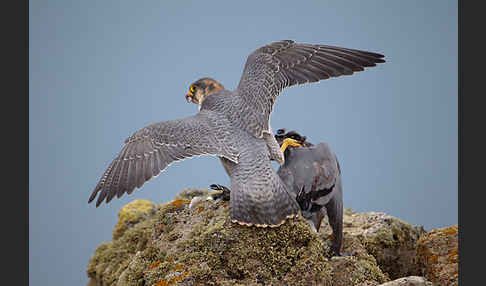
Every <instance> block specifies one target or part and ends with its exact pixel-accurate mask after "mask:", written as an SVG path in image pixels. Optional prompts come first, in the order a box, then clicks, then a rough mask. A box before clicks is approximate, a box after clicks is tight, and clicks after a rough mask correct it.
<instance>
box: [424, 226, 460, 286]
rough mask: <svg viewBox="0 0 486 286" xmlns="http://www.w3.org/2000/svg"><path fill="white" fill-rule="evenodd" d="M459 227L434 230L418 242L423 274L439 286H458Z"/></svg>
mask: <svg viewBox="0 0 486 286" xmlns="http://www.w3.org/2000/svg"><path fill="white" fill-rule="evenodd" d="M458 230H459V227H458V225H454V226H450V227H445V228H440V229H434V230H431V231H430V232H428V233H427V234H426V235H424V236H423V237H422V238H421V239H420V241H419V242H418V246H417V249H418V253H417V260H418V264H419V266H420V268H421V269H422V274H423V276H425V277H426V278H427V279H429V280H430V281H433V282H435V283H437V285H444V286H452V285H458V276H459V275H458V274H459V273H458V272H459V266H458V262H459V252H458V246H459V245H458V234H457V232H458Z"/></svg>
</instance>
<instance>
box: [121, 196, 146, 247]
mask: <svg viewBox="0 0 486 286" xmlns="http://www.w3.org/2000/svg"><path fill="white" fill-rule="evenodd" d="M154 207H155V205H154V204H153V203H151V202H150V201H147V200H134V201H133V202H130V203H128V204H126V205H125V206H124V207H122V208H121V209H120V211H119V212H118V223H117V224H116V226H115V229H114V230H113V239H117V238H118V237H120V236H122V235H123V233H124V232H125V230H127V229H128V228H130V227H131V226H132V225H134V224H136V223H137V222H139V221H140V220H143V219H145V218H147V217H149V216H150V215H152V213H153V211H154Z"/></svg>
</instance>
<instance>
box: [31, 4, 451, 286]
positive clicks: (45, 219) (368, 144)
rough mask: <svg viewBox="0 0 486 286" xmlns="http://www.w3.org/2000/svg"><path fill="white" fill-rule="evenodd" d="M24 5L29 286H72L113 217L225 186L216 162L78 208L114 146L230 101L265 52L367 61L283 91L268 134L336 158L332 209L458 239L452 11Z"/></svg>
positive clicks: (433, 7)
mask: <svg viewBox="0 0 486 286" xmlns="http://www.w3.org/2000/svg"><path fill="white" fill-rule="evenodd" d="M168 3H169V1H160V0H159V1H108V0H104V1H92V0H90V1H88V0H85V1H66V0H57V1H55V0H52V1H47V0H37V1H30V11H29V12H30V22H29V25H30V35H29V41H30V43H29V44H30V50H29V58H30V63H29V79H30V82H29V89H30V103H29V107H30V117H29V123H30V130H29V137H30V142H29V156H30V166H29V177H30V179H29V187H30V190H29V207H30V208H29V258H30V261H29V270H30V274H29V278H30V285H39V286H40V285H85V284H86V283H87V281H88V279H87V275H86V266H87V264H88V260H89V258H90V257H91V256H92V254H93V253H94V250H95V249H96V247H97V246H98V245H99V244H100V243H101V242H104V241H108V240H111V232H112V230H113V227H114V225H115V223H116V220H117V213H118V210H119V209H120V207H122V206H123V205H125V204H127V203H128V202H130V201H132V200H134V199H148V200H151V201H154V202H166V201H169V200H171V199H172V198H174V196H175V195H176V194H177V193H178V192H179V191H181V190H183V189H185V188H193V187H197V188H206V187H208V186H209V184H212V183H220V184H225V185H229V179H228V177H227V175H226V173H225V172H224V170H223V168H222V166H221V164H220V162H219V160H218V159H217V158H215V157H198V158H195V159H190V160H185V161H182V162H179V163H176V164H173V165H171V166H170V167H169V168H168V169H167V170H166V171H165V172H164V173H163V174H161V175H160V176H158V177H157V178H156V179H154V180H152V181H150V182H148V183H146V184H145V185H144V186H143V187H142V189H141V190H136V191H135V192H134V193H133V194H132V195H128V196H127V195H125V196H123V197H122V198H120V199H117V198H115V199H114V200H113V201H112V202H110V203H109V204H108V205H105V204H103V205H102V206H100V207H99V208H95V206H94V205H88V204H87V200H88V197H89V195H90V194H91V191H92V189H93V188H94V187H95V185H96V183H97V181H98V180H99V178H100V177H101V175H102V173H103V172H104V171H105V169H106V167H107V166H108V164H109V163H110V161H111V160H112V159H113V158H114V157H115V156H116V154H117V153H118V152H119V151H120V149H121V147H122V144H123V141H124V140H125V138H127V137H128V136H129V135H131V134H132V133H133V132H135V131H136V130H138V129H140V128H142V127H144V126H146V125H148V124H150V123H153V122H158V121H165V120H170V119H176V118H181V117H185V116H189V115H192V114H194V113H196V112H197V106H196V105H194V104H188V103H186V101H185V99H184V95H185V93H186V91H187V89H188V86H189V84H190V83H191V82H193V81H195V80H197V79H198V78H200V77H205V76H210V77H213V78H215V79H217V80H218V81H220V82H221V83H222V84H224V85H225V86H226V87H227V88H228V89H234V88H235V87H236V86H237V84H238V81H239V79H240V76H241V72H242V69H243V65H244V63H245V61H246V57H247V56H248V54H249V53H250V52H251V51H253V50H255V49H256V48H258V47H260V46H262V45H264V44H267V43H270V42H273V41H278V40H283V39H292V40H295V41H298V42H306V43H314V44H328V45H337V46H342V47H346V48H355V49H363V50H369V51H373V52H378V53H382V54H384V55H385V56H386V60H387V62H386V63H385V64H381V65H379V66H377V67H373V68H369V69H367V70H365V71H364V72H359V73H355V74H354V75H352V76H346V77H340V78H333V79H329V80H325V81H321V82H319V83H315V84H311V85H301V86H297V87H292V88H288V89H285V90H284V91H283V92H282V94H281V96H280V97H279V98H278V100H277V102H276V106H275V110H274V113H273V114H272V117H271V123H272V127H273V128H274V129H278V128H287V129H295V130H297V131H298V132H300V133H302V134H303V135H306V136H307V137H308V140H309V141H311V142H313V143H317V142H323V141H326V142H328V143H329V144H330V146H331V147H332V148H333V149H334V151H335V152H336V154H337V156H338V158H339V160H340V163H341V167H342V172H343V194H344V206H345V207H347V208H351V209H353V210H355V211H359V212H367V211H379V212H386V213H388V214H391V215H393V216H395V217H398V218H400V219H402V220H405V221H407V222H410V223H412V224H415V225H423V226H424V227H425V228H426V229H427V230H430V229H431V228H436V227H443V226H447V225H451V224H457V222H458V219H457V192H458V180H457V177H458V175H457V163H458V161H457V157H458V152H457V147H458V145H457V144H458V143H457V142H458V138H457V134H458V126H457V101H458V99H457V90H458V85H457V77H458V74H457V61H458V58H457V46H458V42H457V37H458V36H457V2H456V1H445V0H437V1H421V0H420V1H418V0H408V1H387V0H382V1H374V0H373V1H360V0H356V1H170V4H168Z"/></svg>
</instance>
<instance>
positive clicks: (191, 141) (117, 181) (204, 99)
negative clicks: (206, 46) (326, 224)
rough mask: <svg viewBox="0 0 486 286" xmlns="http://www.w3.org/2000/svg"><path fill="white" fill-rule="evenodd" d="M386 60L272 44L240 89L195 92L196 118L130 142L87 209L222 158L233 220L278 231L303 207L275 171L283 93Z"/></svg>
mask: <svg viewBox="0 0 486 286" xmlns="http://www.w3.org/2000/svg"><path fill="white" fill-rule="evenodd" d="M383 57H384V56H383V55H381V54H378V53H373V52H367V51H360V50H355V49H347V48H341V47H335V46H327V45H314V44H304V43H296V42H294V41H291V40H284V41H279V42H274V43H271V44H268V45H265V46H263V47H260V48H258V49H256V50H255V51H253V52H252V53H251V54H250V55H249V56H248V58H247V61H246V64H245V66H244V69H243V74H242V76H241V79H240V81H239V84H238V86H237V88H236V89H235V90H234V91H229V90H227V89H225V88H224V86H223V85H222V84H221V83H219V82H217V81H216V80H214V79H211V78H202V79H199V80H197V81H195V82H194V83H193V84H191V85H190V87H189V91H188V92H187V94H186V95H185V98H186V100H187V101H188V102H192V103H195V104H197V105H198V106H199V111H198V113H196V114H195V115H193V116H189V117H186V118H182V119H175V120H169V121H163V122H159V123H154V124H151V125H149V126H147V127H145V128H142V129H140V130H138V131H136V132H135V133H134V134H133V135H131V136H130V137H128V138H127V139H126V140H125V145H124V146H123V147H122V149H121V151H120V153H119V154H118V155H117V156H116V157H115V159H114V160H113V161H112V162H111V163H110V164H109V165H108V168H107V169H106V171H105V172H104V174H103V175H102V177H101V179H100V180H99V182H98V184H97V185H96V187H95V188H94V190H93V192H92V194H91V196H90V198H89V200H88V202H92V201H93V200H94V199H95V198H96V197H97V200H96V206H99V205H100V204H101V203H102V202H103V201H106V203H108V202H110V201H111V200H112V199H113V198H114V197H115V196H117V197H121V196H122V195H123V194H124V193H128V194H130V193H132V192H133V191H134V189H135V188H141V187H142V185H143V184H144V183H145V182H146V181H148V180H150V179H151V178H153V177H155V176H157V175H159V173H160V172H162V171H163V170H165V169H166V168H167V167H168V166H169V165H170V164H171V163H173V162H176V161H180V160H183V159H185V158H189V157H193V156H197V155H213V156H217V157H219V158H220V160H221V162H222V164H223V167H224V169H225V171H226V173H227V174H228V176H229V177H230V184H231V189H232V192H231V196H230V217H231V221H232V222H236V223H239V224H243V225H247V226H252V225H254V226H257V227H267V226H270V227H276V226H279V225H281V224H282V223H284V222H285V220H286V219H287V218H290V217H293V216H295V215H297V214H298V213H299V211H300V207H299V204H298V203H297V201H296V200H295V198H294V196H293V194H292V193H291V192H290V191H289V190H287V188H286V186H285V184H284V183H283V182H282V180H281V179H280V177H279V176H278V175H277V174H276V173H275V172H274V171H273V169H272V166H271V162H270V160H275V161H277V162H279V163H280V164H283V163H284V155H283V153H282V151H281V150H280V146H279V144H278V143H277V141H276V139H275V137H274V136H273V133H272V131H271V129H270V122H269V121H270V114H271V112H272V110H273V106H274V103H275V100H276V99H277V97H278V95H279V94H280V92H281V91H282V89H284V88H286V87H290V86H294V85H298V84H304V83H310V82H317V81H320V80H323V79H328V78H331V77H338V76H341V75H351V74H353V73H354V72H357V71H363V70H364V68H365V67H372V66H376V64H377V63H383V62H385V61H384V59H383Z"/></svg>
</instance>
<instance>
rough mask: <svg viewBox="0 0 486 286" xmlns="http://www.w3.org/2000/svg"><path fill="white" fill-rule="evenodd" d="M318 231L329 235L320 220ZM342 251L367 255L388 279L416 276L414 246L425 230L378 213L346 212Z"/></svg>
mask: <svg viewBox="0 0 486 286" xmlns="http://www.w3.org/2000/svg"><path fill="white" fill-rule="evenodd" d="M321 232H322V233H323V234H326V235H330V234H331V233H332V230H331V228H330V227H329V225H328V223H327V219H325V220H323V225H322V227H321ZM343 233H344V238H343V252H344V253H349V254H352V253H356V252H366V253H369V254H371V255H372V256H373V257H375V258H376V261H377V263H378V265H379V266H380V267H381V269H382V270H383V271H384V272H386V273H387V274H388V275H389V276H390V278H391V279H397V278H400V277H405V276H412V275H419V274H420V269H419V267H418V265H417V262H416V255H417V251H416V244H417V242H418V240H419V238H420V236H421V235H423V234H425V229H424V228H423V227H421V226H412V225H410V224H409V223H406V222H404V221H402V220H400V219H398V218H395V217H392V216H390V215H388V214H385V213H380V212H367V213H355V212H353V211H352V210H350V209H345V212H344V219H343Z"/></svg>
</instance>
